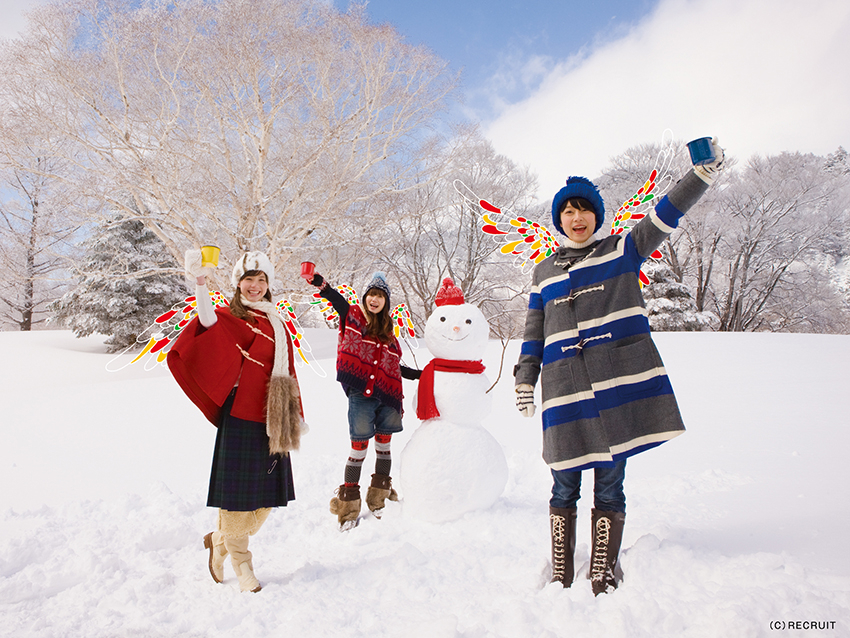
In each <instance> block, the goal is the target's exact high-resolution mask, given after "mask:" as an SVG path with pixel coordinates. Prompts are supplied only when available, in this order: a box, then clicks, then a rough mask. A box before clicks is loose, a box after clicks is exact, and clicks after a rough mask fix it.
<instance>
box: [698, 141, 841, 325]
mask: <svg viewBox="0 0 850 638" xmlns="http://www.w3.org/2000/svg"><path fill="white" fill-rule="evenodd" d="M842 180H843V178H842V177H840V176H834V175H832V174H830V173H827V172H826V171H825V170H824V160H823V158H819V157H816V156H814V155H803V154H800V153H782V154H780V155H777V156H772V157H767V158H761V157H754V158H752V159H750V161H749V162H748V163H747V165H746V166H745V167H744V169H743V170H742V171H741V173H740V175H739V176H737V179H736V180H735V181H734V183H732V184H730V187H729V188H728V189H727V190H726V191H725V192H724V197H723V204H722V211H721V212H722V218H723V220H724V223H725V224H726V225H727V228H726V229H725V231H724V232H723V241H722V242H721V246H720V251H721V252H722V253H723V257H724V261H725V264H726V265H725V272H724V273H723V284H722V288H719V289H717V288H716V289H715V308H716V312H717V314H718V315H719V317H720V327H719V329H720V330H721V331H743V330H759V329H768V330H774V331H775V330H782V329H785V328H787V327H790V326H791V325H793V323H794V321H795V320H794V319H793V318H795V317H796V318H797V319H799V318H802V317H805V316H806V315H807V314H808V313H809V312H810V311H811V310H812V308H811V307H810V301H811V300H810V297H811V291H812V289H813V288H812V282H811V275H813V274H814V273H813V272H811V268H810V266H809V265H808V264H809V259H810V258H811V257H812V255H814V254H816V253H817V252H819V251H820V250H821V249H822V248H823V247H824V246H825V242H826V241H827V240H828V237H829V236H830V234H831V231H832V229H833V228H834V227H835V226H836V225H837V224H840V220H841V218H842V216H843V214H844V208H843V202H842V201H841V198H840V196H839V195H840V186H841V181H842Z"/></svg>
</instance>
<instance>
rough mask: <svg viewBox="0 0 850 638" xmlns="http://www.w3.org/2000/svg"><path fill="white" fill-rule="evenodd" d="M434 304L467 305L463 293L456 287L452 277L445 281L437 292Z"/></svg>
mask: <svg viewBox="0 0 850 638" xmlns="http://www.w3.org/2000/svg"><path fill="white" fill-rule="evenodd" d="M434 303H435V304H437V305H438V306H462V305H463V304H464V303H466V302H465V301H464V299H463V291H462V290H461V289H460V288H458V287H457V286H455V282H454V281H452V278H451V277H446V278H445V279H443V285H442V286H440V289H439V290H438V291H437V297H436V299H434Z"/></svg>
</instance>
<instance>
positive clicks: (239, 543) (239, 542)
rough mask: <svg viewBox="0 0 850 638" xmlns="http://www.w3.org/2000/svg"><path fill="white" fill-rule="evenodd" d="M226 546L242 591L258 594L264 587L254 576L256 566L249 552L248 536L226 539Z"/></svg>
mask: <svg viewBox="0 0 850 638" xmlns="http://www.w3.org/2000/svg"><path fill="white" fill-rule="evenodd" d="M224 546H225V548H226V549H227V552H228V553H229V554H230V563H231V564H232V565H233V571H234V572H236V577H237V578H238V579H239V589H241V590H242V591H250V592H258V591H260V590H261V589H262V588H263V587H262V585H260V581H258V580H257V577H256V576H254V565H253V563H252V561H251V552H249V551H248V536H240V537H239V538H227V537H225V539H224Z"/></svg>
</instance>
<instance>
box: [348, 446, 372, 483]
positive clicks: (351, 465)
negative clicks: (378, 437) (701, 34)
mask: <svg viewBox="0 0 850 638" xmlns="http://www.w3.org/2000/svg"><path fill="white" fill-rule="evenodd" d="M368 449H369V440H368V439H367V440H365V441H352V442H351V452H349V453H348V460H347V461H346V462H345V485H346V486H347V487H353V486H355V485H358V484H359V483H360V470H361V469H363V461H364V459H365V458H366V451H367V450H368Z"/></svg>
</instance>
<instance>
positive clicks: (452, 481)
mask: <svg viewBox="0 0 850 638" xmlns="http://www.w3.org/2000/svg"><path fill="white" fill-rule="evenodd" d="M436 305H437V308H436V310H434V312H433V314H431V316H430V317H429V318H428V322H427V323H426V325H425V343H426V345H427V346H428V350H430V351H431V354H432V355H433V356H434V359H433V360H432V361H431V362H430V363H428V364H427V365H426V366H425V368H424V369H423V371H422V376H421V378H420V379H419V388H418V390H417V394H416V397H415V399H414V401H415V403H416V416H417V417H418V418H419V419H421V420H422V424H421V425H420V426H419V428H417V430H416V431H415V432H414V433H413V435H412V436H411V437H410V441H409V442H408V443H407V445H406V446H405V447H404V450H403V451H402V454H401V473H400V476H399V478H400V481H401V487H402V489H403V490H404V514H405V515H406V516H407V515H411V516H413V517H415V518H418V519H420V520H426V521H430V522H433V523H441V522H445V521H450V520H454V519H457V518H460V517H461V516H463V515H464V514H466V513H467V512H470V511H473V510H477V509H484V508H487V507H489V506H491V505H492V504H493V503H494V502H495V501H496V499H497V498H499V496H500V495H501V493H502V490H504V488H505V484H506V483H507V480H508V464H507V461H506V460H505V454H504V452H503V451H502V446H501V445H500V444H499V442H498V441H496V439H495V438H493V436H492V435H491V434H490V433H489V432H488V431H487V430H485V429H484V427H482V425H481V424H482V422H483V421H484V419H486V418H487V416H488V415H489V414H490V408H491V404H492V397H491V396H490V395H489V394H487V389H488V387H489V381H488V379H487V377H486V376H485V375H484V366H483V365H482V363H481V358H482V356H483V354H484V350H485V348H486V347H487V340H488V337H489V334H490V326H489V324H488V323H487V320H486V319H485V318H484V315H483V314H482V312H481V310H479V309H478V307H477V306H472V305H470V304H467V303H465V302H464V298H463V292H461V290H460V289H459V288H458V287H457V286H455V285H454V282H453V281H452V280H451V279H449V278H446V279H444V280H443V284H442V286H441V287H440V290H439V291H438V292H437V297H436Z"/></svg>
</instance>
